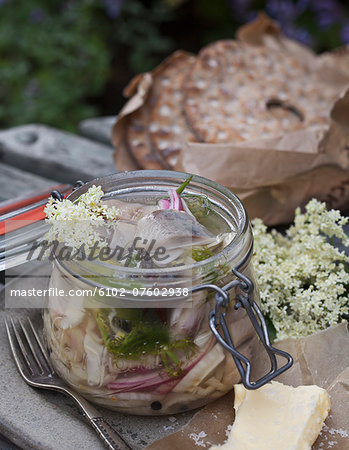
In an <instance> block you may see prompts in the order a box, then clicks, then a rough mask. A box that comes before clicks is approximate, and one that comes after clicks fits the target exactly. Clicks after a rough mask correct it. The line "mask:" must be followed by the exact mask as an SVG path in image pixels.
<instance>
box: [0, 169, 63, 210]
mask: <svg viewBox="0 0 349 450" xmlns="http://www.w3.org/2000/svg"><path fill="white" fill-rule="evenodd" d="M56 184H57V181H55V180H49V179H47V178H43V177H40V176H38V175H33V174H32V173H29V172H25V171H24V170H21V169H17V168H16V167H12V166H9V165H7V164H2V163H0V202H3V201H5V200H9V199H11V198H15V197H19V196H21V195H23V194H25V193H26V192H28V193H30V192H34V191H38V190H43V189H46V188H50V187H51V186H54V185H56Z"/></svg>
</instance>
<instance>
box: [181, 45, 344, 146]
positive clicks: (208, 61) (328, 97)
mask: <svg viewBox="0 0 349 450" xmlns="http://www.w3.org/2000/svg"><path fill="white" fill-rule="evenodd" d="M337 94H338V92H336V89H335V88H334V87H330V86H328V85H324V84H322V83H320V82H319V80H318V79H317V78H315V76H314V75H313V74H312V73H311V71H310V70H309V69H308V68H306V67H305V66H303V65H302V64H301V63H300V62H298V61H297V60H296V59H295V58H293V57H291V56H288V55H284V54H282V53H281V52H280V51H278V50H275V51H271V50H270V49H268V48H266V47H262V46H261V47H257V46H256V47H255V46H251V45H248V44H245V43H242V42H237V41H218V42H216V43H214V44H212V45H209V46H207V47H205V48H204V49H202V50H201V52H200V53H199V56H198V57H197V59H196V62H195V64H194V66H193V68H192V70H191V72H190V74H189V76H188V77H187V79H186V81H185V83H184V96H185V100H184V102H185V104H184V111H185V115H186V116H187V120H188V123H189V125H190V127H191V128H192V130H193V132H194V133H195V135H196V136H197V137H198V138H199V139H200V140H202V141H204V142H211V143H229V142H242V141H251V140H256V139H261V138H262V139H263V138H270V137H277V136H279V135H283V134H284V133H286V132H290V131H295V130H298V129H301V128H305V127H309V126H311V125H323V124H324V123H327V121H328V115H329V111H330V105H331V103H332V101H333V100H334V98H335V97H336V95H337Z"/></svg>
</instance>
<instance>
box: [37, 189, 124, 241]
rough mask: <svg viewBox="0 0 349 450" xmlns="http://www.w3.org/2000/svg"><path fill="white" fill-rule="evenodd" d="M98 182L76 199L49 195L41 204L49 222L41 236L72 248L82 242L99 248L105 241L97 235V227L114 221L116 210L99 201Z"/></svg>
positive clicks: (100, 192)
mask: <svg viewBox="0 0 349 450" xmlns="http://www.w3.org/2000/svg"><path fill="white" fill-rule="evenodd" d="M103 195H104V192H103V191H102V188H101V186H95V185H93V186H92V187H90V188H89V189H88V191H87V192H85V193H84V194H82V195H81V196H80V197H79V198H78V199H77V200H75V201H73V202H72V201H71V200H69V199H63V200H62V201H59V200H56V199H54V198H53V197H51V198H50V199H49V201H48V203H47V205H46V207H45V210H44V211H45V214H46V217H47V219H46V221H47V222H48V223H50V224H51V225H52V226H51V228H50V230H49V231H48V233H46V235H45V239H46V240H47V241H48V242H53V241H58V242H62V243H64V244H65V245H66V246H68V247H72V248H75V249H78V248H81V247H82V246H86V247H93V246H94V245H95V244H96V243H97V244H98V247H99V248H103V247H104V246H106V245H107V243H106V241H105V240H104V238H103V236H101V233H100V230H101V227H103V226H105V225H106V223H107V222H111V223H116V220H117V219H118V213H119V212H118V210H117V209H116V208H115V207H114V206H113V207H109V206H107V205H105V204H103V202H102V197H103Z"/></svg>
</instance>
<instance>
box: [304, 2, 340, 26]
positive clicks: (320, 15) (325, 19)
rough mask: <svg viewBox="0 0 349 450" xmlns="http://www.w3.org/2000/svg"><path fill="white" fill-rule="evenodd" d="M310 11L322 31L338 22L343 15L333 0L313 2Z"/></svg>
mask: <svg viewBox="0 0 349 450" xmlns="http://www.w3.org/2000/svg"><path fill="white" fill-rule="evenodd" d="M311 9H312V11H314V14H315V19H316V22H317V24H318V25H319V27H320V28H321V29H322V30H328V29H329V28H330V27H331V26H332V25H333V24H334V23H336V22H339V21H340V19H341V16H342V14H343V11H342V8H341V7H340V5H339V4H338V3H337V1H335V0H321V1H319V0H317V1H316V0H313V1H312V2H311Z"/></svg>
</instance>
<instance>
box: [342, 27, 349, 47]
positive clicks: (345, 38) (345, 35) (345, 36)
mask: <svg viewBox="0 0 349 450" xmlns="http://www.w3.org/2000/svg"><path fill="white" fill-rule="evenodd" d="M341 41H342V42H343V44H349V23H346V24H345V25H344V26H343V28H342V31H341Z"/></svg>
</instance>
